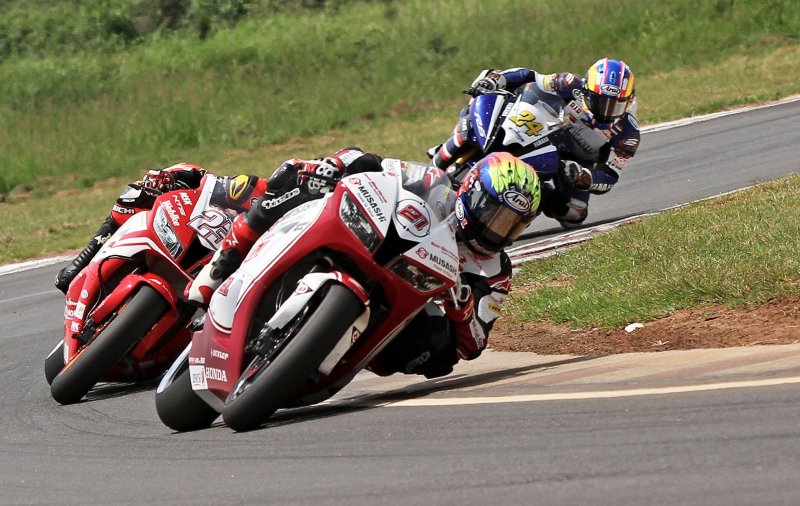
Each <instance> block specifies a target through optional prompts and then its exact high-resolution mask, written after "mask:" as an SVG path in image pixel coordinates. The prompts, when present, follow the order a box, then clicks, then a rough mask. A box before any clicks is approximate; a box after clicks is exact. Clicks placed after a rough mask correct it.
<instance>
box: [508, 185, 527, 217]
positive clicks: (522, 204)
mask: <svg viewBox="0 0 800 506" xmlns="http://www.w3.org/2000/svg"><path fill="white" fill-rule="evenodd" d="M503 200H504V201H505V203H506V204H508V207H510V208H511V209H513V210H515V211H519V212H521V213H524V212H527V211H528V210H529V209H530V208H531V201H530V200H529V199H528V198H527V197H525V195H523V194H521V193H520V192H518V191H516V190H506V191H504V192H503Z"/></svg>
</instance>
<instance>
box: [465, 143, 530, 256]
mask: <svg viewBox="0 0 800 506" xmlns="http://www.w3.org/2000/svg"><path fill="white" fill-rule="evenodd" d="M540 200H541V187H540V185H539V177H538V176H537V175H536V171H534V170H533V167H531V166H530V165H528V164H527V163H525V162H523V161H522V160H520V159H519V158H517V157H515V156H512V155H511V154H510V153H505V152H503V153H493V154H491V155H489V156H487V157H485V158H483V159H482V160H480V161H479V162H477V163H476V164H475V165H474V166H473V167H472V168H471V169H470V170H469V172H467V174H466V176H465V177H464V179H463V180H462V182H461V186H459V188H458V191H457V192H456V204H455V214H456V219H457V220H458V227H459V232H460V235H461V236H462V238H463V240H464V241H465V242H466V244H467V246H468V247H469V248H470V249H472V250H474V251H476V252H478V253H481V254H484V255H492V254H494V253H497V252H498V251H500V250H502V249H503V248H505V247H506V246H508V245H510V244H511V243H513V242H514V241H515V240H516V239H517V237H519V235H520V234H522V232H524V231H525V229H526V228H527V227H528V224H529V223H530V222H531V220H533V218H534V216H536V212H537V210H538V209H539V201H540Z"/></svg>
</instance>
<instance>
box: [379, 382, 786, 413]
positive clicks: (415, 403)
mask: <svg viewBox="0 0 800 506" xmlns="http://www.w3.org/2000/svg"><path fill="white" fill-rule="evenodd" d="M795 383H800V376H793V377H788V378H773V379H765V380H752V381H731V382H727V383H709V384H705V385H687V386H679V387H663V388H636V389H632V390H603V391H598V392H565V393H560V394H558V393H553V394H527V395H508V396H504V397H450V398H440V399H407V400H403V401H396V402H387V403H384V404H381V406H382V407H391V408H394V407H419V406H465V405H472V404H505V403H516V402H541V401H565V400H581V399H610V398H615V397H637V396H642V395H666V394H681V393H689V392H706V391H710V390H725V389H731V388H756V387H769V386H776V385H791V384H795Z"/></svg>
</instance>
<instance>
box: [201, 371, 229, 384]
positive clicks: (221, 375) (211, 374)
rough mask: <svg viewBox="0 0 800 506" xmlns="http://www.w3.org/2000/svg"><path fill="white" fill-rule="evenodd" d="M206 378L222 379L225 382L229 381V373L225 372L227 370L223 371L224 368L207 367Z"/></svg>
mask: <svg viewBox="0 0 800 506" xmlns="http://www.w3.org/2000/svg"><path fill="white" fill-rule="evenodd" d="M206 379H207V380H210V379H211V380H215V381H222V382H224V383H227V382H228V375H227V374H225V371H223V370H222V369H216V368H214V367H206Z"/></svg>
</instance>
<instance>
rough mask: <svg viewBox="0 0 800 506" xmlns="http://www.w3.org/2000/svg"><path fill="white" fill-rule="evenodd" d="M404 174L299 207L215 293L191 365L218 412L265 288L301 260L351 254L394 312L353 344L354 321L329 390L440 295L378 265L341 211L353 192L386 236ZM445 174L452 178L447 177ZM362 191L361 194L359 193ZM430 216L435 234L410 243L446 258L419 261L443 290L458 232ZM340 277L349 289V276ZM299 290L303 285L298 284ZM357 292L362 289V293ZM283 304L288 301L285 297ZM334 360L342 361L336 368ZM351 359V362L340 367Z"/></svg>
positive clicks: (373, 177) (346, 186) (356, 184)
mask: <svg viewBox="0 0 800 506" xmlns="http://www.w3.org/2000/svg"><path fill="white" fill-rule="evenodd" d="M402 177H403V174H402V173H401V171H397V170H394V169H391V168H390V169H389V170H384V171H383V172H381V173H368V174H356V175H352V176H347V177H345V178H343V180H342V182H341V183H340V184H339V185H337V188H336V190H335V191H334V192H333V193H331V194H327V195H326V196H325V197H323V198H321V199H318V200H314V201H310V202H307V203H305V204H303V205H301V206H298V207H297V208H295V209H294V210H292V211H290V212H289V213H287V214H286V215H285V216H284V217H283V218H281V219H280V220H279V221H278V222H277V223H276V224H275V225H273V227H272V228H271V229H270V230H269V231H268V232H267V233H266V234H265V235H264V236H262V237H261V238H259V240H258V241H256V243H255V245H254V247H253V248H252V249H251V251H250V253H249V254H248V256H247V257H246V258H245V260H244V262H243V263H242V266H241V267H240V268H239V269H238V270H237V271H236V272H235V273H234V274H233V275H232V276H231V277H229V278H228V280H226V282H225V283H223V285H222V286H220V288H219V289H218V290H217V291H216V292H215V293H214V295H213V296H212V298H211V301H210V305H209V310H208V313H207V319H206V324H205V325H204V326H203V328H202V329H201V330H200V331H198V332H195V334H194V336H193V338H192V348H191V351H190V352H189V360H188V362H189V366H190V368H192V374H191V379H192V389H193V390H195V392H196V393H197V395H199V396H200V397H201V398H203V399H204V400H205V401H206V402H207V403H208V404H209V405H211V406H212V407H214V409H217V410H219V409H221V403H222V402H224V401H223V400H224V399H226V398H227V396H228V393H229V392H230V390H231V388H232V387H233V386H234V385H235V384H236V382H237V381H238V378H239V376H240V375H241V372H242V367H243V358H244V343H245V342H246V340H247V338H248V335H249V332H251V329H250V325H251V322H252V318H253V316H254V315H255V314H256V312H257V311H258V310H259V307H260V306H261V304H262V297H263V296H264V294H265V292H266V291H267V289H269V288H270V286H271V285H273V284H274V283H276V282H281V281H280V279H281V277H282V276H283V275H284V274H285V273H287V272H288V271H289V270H290V269H292V268H293V267H295V266H296V265H297V263H298V261H299V260H301V259H304V258H307V257H308V256H309V255H312V254H314V252H319V251H320V249H326V250H329V251H332V252H347V253H346V254H347V255H348V258H349V260H350V261H351V262H353V263H354V264H355V265H357V267H358V268H359V269H360V270H361V272H362V275H364V276H366V277H367V278H368V279H371V280H372V281H373V282H374V283H376V284H377V285H379V286H381V288H382V291H383V297H385V299H386V301H387V303H388V304H389V307H391V308H392V312H391V315H389V316H386V317H385V318H384V319H382V320H380V321H378V322H376V325H375V327H376V328H375V329H373V330H371V331H370V333H369V334H368V335H366V336H362V337H361V338H360V339H358V340H357V341H356V345H353V346H351V344H352V337H353V335H355V334H360V332H361V331H360V330H359V328H358V327H357V326H356V325H354V326H353V328H354V330H351V333H350V334H351V335H350V337H348V341H350V343H349V344H348V345H347V346H345V345H344V344H342V346H341V349H340V348H339V347H338V346H337V347H336V348H337V350H336V353H335V354H334V353H333V352H332V354H331V356H330V357H331V360H330V361H329V362H328V363H326V365H325V369H326V370H327V369H329V367H332V369H330V375H329V376H326V377H325V378H327V379H326V380H321V383H319V384H316V386H315V388H319V389H325V388H327V386H329V383H326V382H330V384H332V383H333V382H336V381H338V380H339V379H341V378H342V377H344V376H346V375H347V374H348V373H349V368H350V367H352V364H361V367H363V363H364V361H365V360H366V359H367V357H368V356H369V357H371V356H374V353H377V351H375V350H376V349H377V348H382V347H383V346H384V345H385V343H386V342H388V339H390V338H391V337H392V336H393V335H395V334H396V333H397V332H399V331H400V330H401V329H402V328H403V327H404V326H405V324H406V323H407V322H408V321H409V320H410V318H413V316H414V314H416V312H418V311H419V309H420V308H421V307H422V306H423V305H424V304H425V303H426V302H427V301H428V300H430V298H431V296H432V295H433V294H434V293H435V292H430V293H423V292H420V291H418V290H414V289H412V288H411V287H410V286H409V282H408V281H406V280H404V279H402V278H400V277H399V275H398V274H396V273H395V272H393V271H391V270H390V269H388V268H386V267H385V266H383V265H379V264H377V263H376V261H375V259H374V258H373V256H372V253H371V252H370V251H368V250H367V249H366V248H365V247H364V245H363V244H362V243H360V242H359V240H358V239H357V238H356V237H355V236H354V235H353V233H352V231H351V230H350V229H349V228H348V227H347V225H346V224H345V223H344V222H343V221H342V219H341V218H340V216H339V210H340V206H341V203H342V201H343V199H344V198H345V195H347V196H348V197H347V198H350V199H351V200H355V201H356V202H357V204H358V206H359V208H360V209H361V211H362V214H363V215H364V217H365V218H366V219H368V220H370V221H371V222H372V223H373V225H374V226H375V228H376V231H382V232H383V233H384V234H386V233H387V231H388V227H389V226H390V225H391V223H393V216H394V215H395V213H394V210H395V207H396V203H397V198H398V194H399V189H398V188H400V187H402V181H403V180H402ZM442 177H446V176H444V175H443V174H442ZM359 194H360V195H361V196H362V198H361V199H359V198H358V195H359ZM370 201H371V202H372V203H370ZM370 209H371V210H372V214H370ZM381 213H383V214H384V216H386V219H385V221H381V219H380V215H381ZM431 218H432V226H431V232H430V237H427V238H426V239H425V240H419V239H418V240H417V241H414V243H412V244H414V249H416V248H417V247H418V244H417V243H421V244H423V245H424V247H425V248H426V249H427V250H428V251H431V252H436V255H437V256H439V257H443V258H446V260H445V262H444V263H440V264H436V263H435V262H434V260H433V259H429V260H428V262H422V261H420V262H417V263H418V264H419V265H421V266H422V270H423V271H424V272H425V273H426V274H427V275H429V276H433V277H435V278H436V279H439V280H441V282H442V285H441V288H440V291H442V290H443V291H446V290H447V289H449V288H450V287H452V286H454V284H455V281H454V279H455V274H454V273H453V272H452V270H451V269H454V267H453V264H454V261H453V259H454V258H457V257H456V256H455V251H456V246H455V232H454V228H453V225H452V224H451V223H450V222H449V221H447V220H445V221H439V220H438V219H437V218H436V217H434V216H432V217H431ZM434 225H435V226H434ZM445 251H449V252H450V255H449V256H447V255H446V254H445ZM402 253H403V252H402V251H398V257H397V258H404V257H402ZM407 261H408V262H409V263H412V262H411V261H410V260H407ZM430 265H435V266H436V267H430ZM301 279H302V278H301ZM340 282H341V283H342V284H343V285H345V286H348V284H347V283H346V282H345V280H341V281H340ZM293 288H294V289H295V290H296V289H297V288H296V286H295V287H293ZM350 288H351V290H353V288H352V287H350ZM354 292H356V293H357V292H358V290H354ZM282 302H284V303H285V300H284V301H282ZM273 314H274V313H273ZM342 339H343V340H344V339H345V337H344V336H343V337H342ZM359 343H361V345H359ZM345 348H347V349H345ZM341 351H344V352H345V355H346V357H345V359H344V360H340V359H338V358H337V356H338V354H339V353H341ZM334 358H336V361H335V363H334V364H333V365H332V366H331V365H330V363H331V362H333V361H334ZM345 362H346V363H347V365H346V366H341V367H340V365H341V364H343V363H345ZM345 369H346V370H345Z"/></svg>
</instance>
